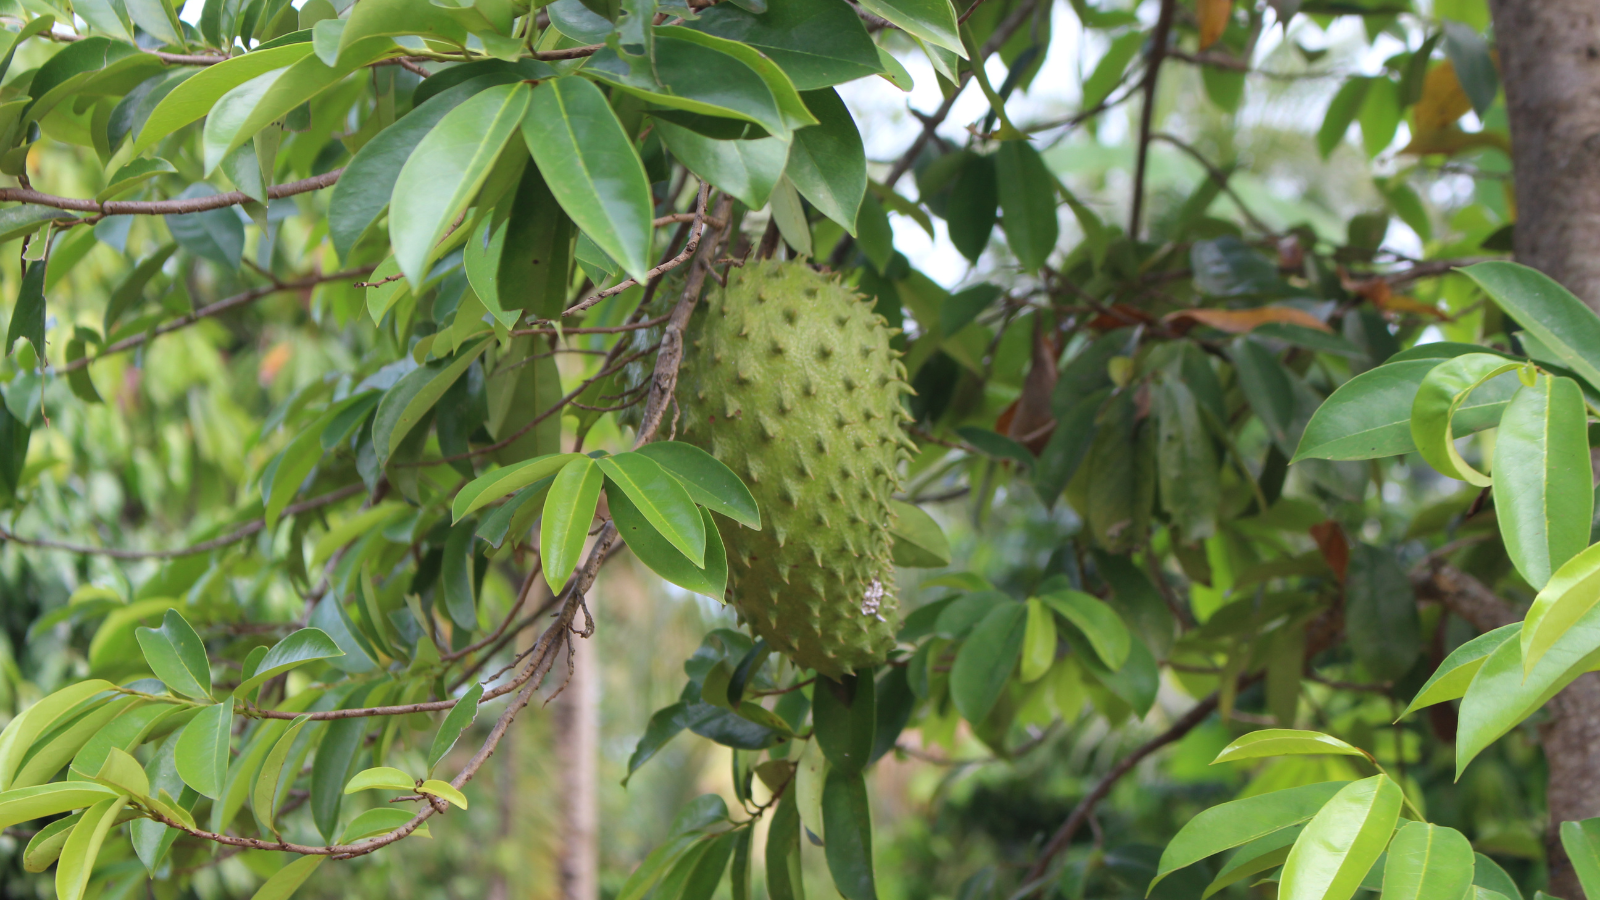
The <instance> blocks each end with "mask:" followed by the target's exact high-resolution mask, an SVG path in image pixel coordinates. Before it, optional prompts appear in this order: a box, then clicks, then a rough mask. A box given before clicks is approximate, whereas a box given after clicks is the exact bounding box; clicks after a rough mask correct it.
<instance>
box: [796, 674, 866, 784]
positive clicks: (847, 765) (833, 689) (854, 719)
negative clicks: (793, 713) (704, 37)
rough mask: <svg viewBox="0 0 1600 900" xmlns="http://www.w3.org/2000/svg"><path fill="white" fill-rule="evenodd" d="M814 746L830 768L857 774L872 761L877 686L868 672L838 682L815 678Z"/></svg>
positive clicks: (847, 676)
mask: <svg viewBox="0 0 1600 900" xmlns="http://www.w3.org/2000/svg"><path fill="white" fill-rule="evenodd" d="M811 719H812V724H813V727H814V729H815V735H816V739H817V746H818V747H819V748H821V750H822V753H823V756H825V757H826V758H827V760H828V765H829V766H830V767H831V768H834V769H837V770H839V771H842V772H845V773H854V772H860V771H861V770H862V769H864V768H866V765H867V762H868V760H870V759H871V757H872V748H873V745H874V734H875V731H876V728H877V721H878V713H877V685H876V682H875V681H873V678H872V675H871V673H870V672H867V671H864V672H863V673H861V674H860V675H846V676H844V679H843V680H842V681H832V680H827V679H822V678H819V679H818V680H817V681H816V682H815V684H814V686H813V687H812V690H811Z"/></svg>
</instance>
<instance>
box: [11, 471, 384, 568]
mask: <svg viewBox="0 0 1600 900" xmlns="http://www.w3.org/2000/svg"><path fill="white" fill-rule="evenodd" d="M366 489H367V488H366V485H364V484H350V485H345V486H344V487H342V488H339V489H338V490H334V491H329V492H328V493H326V494H323V495H322V496H320V497H312V498H311V499H310V500H302V501H300V502H299V503H295V504H292V505H290V506H287V507H284V510H283V516H282V517H283V518H287V517H289V516H293V515H297V514H299V513H303V512H307V511H310V510H313V509H321V508H322V507H324V506H331V505H332V504H335V503H338V502H339V501H340V500H344V499H346V498H348V497H354V496H355V495H357V494H360V493H362V492H364V491H365V490H366ZM266 524H267V523H266V521H265V520H263V519H257V520H255V521H254V522H251V523H250V524H248V525H246V526H244V527H243V528H240V529H239V530H237V531H232V532H229V533H228V534H225V535H223V536H222V537H218V538H212V539H211V540H209V541H201V542H200V543H198V544H192V545H190V546H188V547H180V548H178V549H176V550H118V549H116V548H114V547H91V546H89V545H87V544H69V543H66V542H65V541H52V540H49V539H48V538H25V537H20V536H18V535H15V534H12V533H11V532H10V531H7V530H6V529H4V528H0V541H8V542H10V543H13V544H21V545H22V546H24V547H38V548H40V549H41V550H65V551H67V552H68V553H77V554H80V555H83V556H109V557H111V558H113V559H176V558H178V557H181V556H195V555H197V554H200V553H210V552H211V551H212V550H217V549H220V548H222V547H227V546H229V545H232V544H237V543H239V542H240V541H242V540H244V539H246V538H248V537H250V536H251V535H253V534H255V533H256V532H259V531H260V530H261V529H263V528H265V527H266Z"/></svg>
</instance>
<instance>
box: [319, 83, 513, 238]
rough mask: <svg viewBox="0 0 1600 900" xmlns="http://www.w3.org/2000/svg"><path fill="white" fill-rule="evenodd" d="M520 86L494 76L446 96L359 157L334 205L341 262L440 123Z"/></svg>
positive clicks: (331, 230)
mask: <svg viewBox="0 0 1600 900" xmlns="http://www.w3.org/2000/svg"><path fill="white" fill-rule="evenodd" d="M516 80H517V76H516V75H515V74H513V73H510V72H493V73H488V74H484V75H480V76H478V77H476V78H470V79H468V80H466V81H464V82H462V83H460V84H457V85H454V86H452V87H450V88H448V89H446V90H443V91H440V92H439V93H437V94H434V95H433V96H431V97H429V98H428V99H427V101H426V102H423V103H420V104H418V105H417V107H416V108H415V109H413V110H411V112H409V113H407V114H406V115H404V116H402V117H401V118H400V119H399V120H398V121H396V122H395V123H394V124H393V125H390V126H389V127H388V128H385V129H384V130H382V131H380V132H378V134H377V135H376V136H375V137H373V138H372V140H370V141H367V142H366V143H365V144H363V145H362V146H361V149H360V150H358V151H356V155H355V156H354V157H352V158H351V160H350V163H349V165H347V166H345V169H344V173H343V174H342V175H340V176H339V180H338V182H337V183H335V184H334V186H333V194H332V196H331V197H330V199H329V201H328V236H329V238H330V239H331V240H332V241H333V249H334V252H336V253H338V254H339V258H340V259H343V260H349V258H350V250H351V249H352V248H354V247H355V245H356V241H358V240H360V238H361V235H362V234H364V233H365V232H366V230H367V229H368V228H370V227H372V224H373V223H374V222H376V221H378V217H379V216H381V215H382V214H383V210H384V207H386V206H388V205H389V198H390V197H391V196H392V195H393V194H394V186H395V182H396V181H397V180H399V178H400V170H401V169H402V168H404V166H405V163H406V160H407V159H409V158H410V156H411V154H412V152H413V151H415V150H416V148H417V145H418V144H419V143H421V142H422V139H423V137H425V136H426V135H427V134H428V133H429V132H430V131H432V130H433V127H434V126H435V125H437V124H439V120H440V119H443V118H444V117H445V114H446V113H448V112H450V111H451V110H453V109H455V108H456V107H458V106H460V105H461V104H462V103H463V102H464V101H466V100H467V98H469V97H472V96H474V95H475V94H478V93H479V92H481V91H484V90H487V89H488V88H491V87H494V86H495V85H501V84H509V83H512V82H514V81H516Z"/></svg>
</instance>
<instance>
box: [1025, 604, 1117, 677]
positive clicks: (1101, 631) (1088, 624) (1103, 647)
mask: <svg viewBox="0 0 1600 900" xmlns="http://www.w3.org/2000/svg"><path fill="white" fill-rule="evenodd" d="M1039 599H1040V600H1041V601H1042V602H1043V603H1044V604H1045V605H1047V606H1049V607H1050V608H1051V609H1053V610H1055V611H1056V612H1057V613H1059V614H1060V615H1061V617H1062V618H1063V619H1066V620H1067V621H1068V622H1071V623H1072V625H1073V627H1075V628H1077V629H1078V630H1079V631H1081V632H1083V636H1084V637H1086V638H1088V639H1089V646H1090V647H1093V648H1094V652H1095V655H1097V656H1099V657H1100V661H1101V662H1102V663H1104V664H1105V667H1106V668H1107V669H1109V670H1111V671H1113V672H1115V671H1117V670H1119V669H1121V668H1122V664H1123V663H1125V662H1127V660H1128V653H1129V651H1130V649H1131V648H1132V646H1133V636H1132V635H1130V634H1129V633H1128V626H1127V625H1126V624H1124V623H1123V621H1122V617H1121V616H1119V615H1117V611H1116V610H1114V609H1112V608H1111V607H1110V605H1109V604H1107V603H1106V602H1105V601H1104V600H1101V599H1100V598H1098V597H1093V596H1090V595H1089V594H1085V593H1084V592H1082V591H1074V590H1063V591H1052V592H1050V593H1048V594H1045V595H1043V596H1041V597H1040V598H1039Z"/></svg>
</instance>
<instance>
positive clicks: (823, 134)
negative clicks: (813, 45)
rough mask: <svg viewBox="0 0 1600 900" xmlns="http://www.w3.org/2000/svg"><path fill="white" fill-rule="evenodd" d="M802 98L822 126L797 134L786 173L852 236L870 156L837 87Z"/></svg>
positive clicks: (864, 189)
mask: <svg viewBox="0 0 1600 900" xmlns="http://www.w3.org/2000/svg"><path fill="white" fill-rule="evenodd" d="M937 2H939V3H947V2H948V0H937ZM801 96H802V97H804V98H805V102H806V107H807V108H808V109H810V110H811V112H812V113H813V114H815V115H816V117H817V119H818V121H819V124H817V125H813V126H812V127H810V128H802V129H800V130H799V131H796V132H795V133H794V140H793V141H792V142H791V143H790V145H789V163H788V166H787V167H786V168H785V169H784V174H785V176H786V177H787V178H788V179H789V180H790V181H791V182H793V183H794V186H795V187H796V188H797V189H798V190H799V191H800V193H801V195H802V196H804V197H805V198H806V199H807V200H809V201H811V205H812V206H815V207H816V208H817V209H818V210H819V211H820V212H821V213H822V214H823V215H825V216H827V217H828V218H830V219H832V220H833V221H835V222H837V223H838V224H839V225H840V227H842V228H844V230H845V231H847V232H849V233H850V234H852V235H854V234H855V233H856V212H857V210H858V209H860V207H861V198H862V197H863V196H864V195H865V194H866V192H867V155H866V150H865V148H864V146H863V145H862V143H861V133H860V132H859V131H857V130H856V123H855V120H854V119H853V118H851V116H850V110H849V109H847V108H846V107H845V105H844V101H843V100H841V99H840V98H839V93H838V92H837V91H835V90H834V89H833V88H823V89H822V90H817V91H807V92H805V93H804V94H802V95H801Z"/></svg>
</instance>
